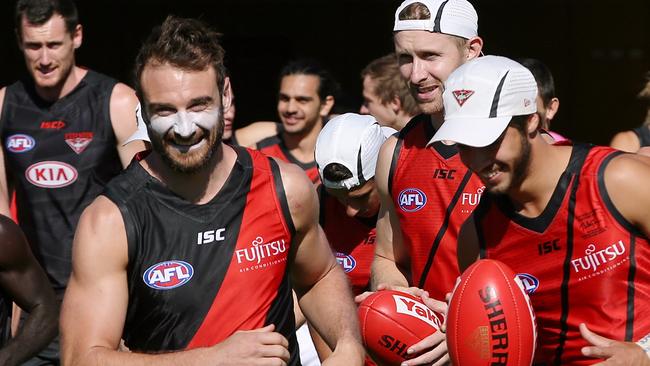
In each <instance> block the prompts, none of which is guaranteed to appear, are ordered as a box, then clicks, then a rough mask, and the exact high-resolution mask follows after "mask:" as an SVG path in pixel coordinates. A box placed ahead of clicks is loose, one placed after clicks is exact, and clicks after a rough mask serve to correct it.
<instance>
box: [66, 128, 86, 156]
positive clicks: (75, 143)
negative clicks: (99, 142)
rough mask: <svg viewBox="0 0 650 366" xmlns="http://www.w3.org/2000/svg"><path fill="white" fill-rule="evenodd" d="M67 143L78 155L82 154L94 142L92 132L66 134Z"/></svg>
mask: <svg viewBox="0 0 650 366" xmlns="http://www.w3.org/2000/svg"><path fill="white" fill-rule="evenodd" d="M64 137H65V143H66V144H68V146H70V148H71V149H72V151H74V152H76V153H77V155H78V154H81V153H82V152H83V151H84V150H86V147H88V144H90V142H91V141H92V140H93V133H92V132H73V133H66V134H65V136H64Z"/></svg>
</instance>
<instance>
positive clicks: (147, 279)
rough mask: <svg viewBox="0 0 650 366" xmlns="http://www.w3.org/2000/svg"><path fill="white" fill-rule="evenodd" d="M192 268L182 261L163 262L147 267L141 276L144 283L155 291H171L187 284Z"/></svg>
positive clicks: (192, 273) (192, 274)
mask: <svg viewBox="0 0 650 366" xmlns="http://www.w3.org/2000/svg"><path fill="white" fill-rule="evenodd" d="M192 276H194V268H193V267H192V265H191V264H189V263H187V262H184V261H176V260H172V261H165V262H160V263H156V264H154V265H153V266H151V267H149V268H148V269H147V270H146V271H145V272H144V274H143V275H142V280H143V281H144V283H145V284H146V285H147V286H149V287H151V288H153V289H156V290H171V289H173V288H177V287H180V286H183V285H184V284H186V283H188V282H189V281H190V280H191V279H192Z"/></svg>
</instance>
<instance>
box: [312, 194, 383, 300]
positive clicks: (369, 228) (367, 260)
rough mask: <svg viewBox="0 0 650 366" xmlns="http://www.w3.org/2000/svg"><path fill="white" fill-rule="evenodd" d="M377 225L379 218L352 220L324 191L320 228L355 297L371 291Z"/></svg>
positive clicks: (343, 208) (321, 203)
mask: <svg viewBox="0 0 650 366" xmlns="http://www.w3.org/2000/svg"><path fill="white" fill-rule="evenodd" d="M376 222H377V218H376V217H375V218H368V219H357V218H354V217H349V216H348V215H346V213H345V206H343V205H342V204H341V203H340V202H339V201H338V200H337V199H336V198H335V197H333V196H330V195H329V194H327V191H326V190H325V188H324V187H321V189H320V224H321V226H322V227H323V231H325V235H326V236H327V240H328V241H329V243H330V246H331V247H332V249H333V250H334V254H335V255H336V260H337V261H338V262H339V264H340V265H341V266H342V267H343V271H345V273H346V274H347V276H348V279H349V280H350V284H351V285H352V291H353V292H354V294H355V295H359V294H361V293H363V292H364V291H366V290H368V285H369V284H370V265H371V264H372V260H373V257H374V255H375V237H376V235H377V234H376V230H375V224H376Z"/></svg>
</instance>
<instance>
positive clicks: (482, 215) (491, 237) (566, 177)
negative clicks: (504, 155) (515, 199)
mask: <svg viewBox="0 0 650 366" xmlns="http://www.w3.org/2000/svg"><path fill="white" fill-rule="evenodd" d="M619 153H620V152H616V150H614V149H611V148H608V147H591V146H586V145H582V144H581V145H576V146H575V147H574V148H573V152H572V155H571V159H570V162H569V164H568V167H567V169H566V170H565V171H564V173H563V174H562V176H561V177H560V180H559V182H558V184H557V186H556V188H555V190H554V192H553V194H552V196H551V199H550V201H549V203H548V205H547V206H546V208H545V209H544V211H543V212H542V213H541V214H540V215H539V216H538V217H536V218H528V217H524V216H522V215H519V214H518V213H516V212H515V211H514V209H513V208H512V205H511V204H510V201H509V200H507V198H505V196H496V195H491V194H486V195H485V196H484V199H483V200H482V201H481V204H480V205H479V207H478V208H477V209H476V211H475V212H474V217H475V220H476V229H477V234H478V238H479V244H480V248H481V257H487V258H493V259H497V260H500V261H502V262H504V263H505V264H507V265H508V266H510V267H511V268H512V269H513V270H514V271H515V273H517V276H518V277H519V278H520V279H521V281H522V283H523V284H524V287H525V289H526V291H527V292H528V293H529V295H530V299H531V302H532V305H533V308H534V309H535V313H536V318H537V330H538V347H537V352H536V361H537V362H539V363H540V364H543V365H590V364H593V363H597V362H600V361H599V360H598V359H594V358H588V357H584V356H582V354H581V352H580V349H581V348H582V347H583V346H587V345H588V344H587V341H585V340H584V339H583V338H582V337H581V336H580V331H579V329H578V325H579V324H580V323H582V322H584V323H586V324H587V325H588V326H589V328H590V329H591V330H593V331H594V332H596V333H598V334H600V335H602V336H604V337H607V338H612V339H616V340H621V341H623V340H625V341H636V340H639V339H640V338H641V337H643V336H644V335H646V334H648V333H650V317H648V314H649V313H650V246H649V243H648V239H647V238H645V237H644V236H643V234H642V233H640V232H639V231H638V230H637V229H636V228H634V227H633V226H632V225H631V224H630V223H629V222H628V221H627V220H625V218H624V217H623V216H622V215H621V213H620V212H619V211H618V210H617V209H616V207H614V205H613V203H612V202H611V200H610V198H609V195H608V192H607V190H606V188H605V183H604V179H603V177H604V171H605V168H606V166H607V164H608V162H609V161H610V160H611V158H613V157H614V156H616V155H618V154H619Z"/></svg>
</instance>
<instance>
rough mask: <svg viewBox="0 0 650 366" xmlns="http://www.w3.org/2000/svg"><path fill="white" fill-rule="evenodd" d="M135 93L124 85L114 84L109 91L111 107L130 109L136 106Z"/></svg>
mask: <svg viewBox="0 0 650 366" xmlns="http://www.w3.org/2000/svg"><path fill="white" fill-rule="evenodd" d="M137 101H138V98H137V97H136V96H135V91H134V90H133V89H132V88H131V87H130V86H128V85H126V84H124V83H120V82H118V83H116V84H115V85H114V86H113V90H112V91H111V107H117V108H121V107H131V106H135V105H136V104H137Z"/></svg>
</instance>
